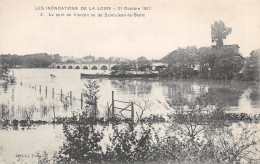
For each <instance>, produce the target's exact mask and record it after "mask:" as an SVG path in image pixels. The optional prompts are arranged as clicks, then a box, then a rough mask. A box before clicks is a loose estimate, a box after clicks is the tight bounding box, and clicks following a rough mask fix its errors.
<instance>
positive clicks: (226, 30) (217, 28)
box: [211, 20, 232, 47]
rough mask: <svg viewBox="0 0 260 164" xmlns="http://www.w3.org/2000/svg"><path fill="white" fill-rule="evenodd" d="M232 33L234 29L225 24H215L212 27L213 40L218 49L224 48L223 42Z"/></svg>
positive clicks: (220, 22)
mask: <svg viewBox="0 0 260 164" xmlns="http://www.w3.org/2000/svg"><path fill="white" fill-rule="evenodd" d="M231 32H232V28H230V27H226V26H225V24H224V22H222V21H221V20H220V21H219V22H214V24H212V25H211V40H212V43H214V42H216V46H217V47H221V46H223V40H224V39H226V37H227V36H228V35H229V34H230V33H231Z"/></svg>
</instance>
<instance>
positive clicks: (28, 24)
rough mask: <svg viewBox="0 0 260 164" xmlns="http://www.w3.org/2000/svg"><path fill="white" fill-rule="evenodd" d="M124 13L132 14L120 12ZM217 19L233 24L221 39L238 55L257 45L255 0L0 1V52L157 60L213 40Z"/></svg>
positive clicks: (258, 5) (259, 7) (259, 20)
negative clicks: (120, 9)
mask: <svg viewBox="0 0 260 164" xmlns="http://www.w3.org/2000/svg"><path fill="white" fill-rule="evenodd" d="M39 6H44V7H46V6H64V7H65V6H66V7H68V6H72V7H79V8H80V7H82V6H84V7H85V6H86V7H112V8H114V7H145V6H147V7H151V8H152V10H151V11H141V13H145V14H146V16H145V18H104V17H103V18H97V17H95V18H89V17H88V18H86V17H85V18H82V17H74V16H71V17H58V18H57V17H49V16H48V14H49V13H65V14H66V13H71V14H73V13H80V14H86V13H95V14H97V13H99V12H101V13H103V14H104V13H105V11H97V10H96V11H89V10H87V11H80V10H78V11H46V10H36V9H37V8H38V7H39ZM41 12H42V13H43V14H44V16H43V17H41V16H39V15H40V13H41ZM117 12H118V11H108V12H107V13H117ZM128 12H129V13H134V11H123V12H120V13H128ZM219 20H222V21H224V22H225V24H226V26H228V27H232V33H231V35H229V36H228V37H227V39H226V40H225V41H224V44H238V45H239V46H240V52H241V53H242V54H243V56H248V55H249V53H250V52H251V51H252V50H253V49H258V48H260V39H259V38H260V1H259V0H0V53H11V54H18V55H24V54H32V53H40V52H46V53H49V54H60V55H62V56H74V57H84V56H86V55H89V54H91V55H94V56H96V57H100V56H103V57H110V56H116V57H127V58H130V59H135V58H137V57H139V56H145V57H147V58H149V59H152V58H153V59H159V58H161V57H163V56H165V55H167V54H168V53H170V52H171V51H173V50H175V49H176V48H178V47H186V46H197V47H201V46H210V45H212V43H211V35H210V25H211V24H212V23H213V22H214V21H219Z"/></svg>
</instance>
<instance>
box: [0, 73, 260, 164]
mask: <svg viewBox="0 0 260 164" xmlns="http://www.w3.org/2000/svg"><path fill="white" fill-rule="evenodd" d="M12 71H13V72H14V75H15V77H16V78H17V83H16V84H13V85H11V84H6V83H4V84H0V105H1V109H2V111H1V112H0V120H2V121H3V120H4V119H9V120H13V119H18V120H22V119H26V118H27V117H30V119H31V120H46V121H51V120H52V119H53V117H54V113H55V116H56V117H66V116H71V115H72V113H73V112H75V111H77V110H78V109H81V107H82V106H81V93H82V92H84V91H83V90H84V89H85V86H84V83H87V79H81V78H80V73H97V72H98V73H101V72H102V71H94V70H75V69H74V70H73V69H14V70H12ZM50 74H54V75H55V76H56V77H55V78H51V76H50ZM97 81H98V84H99V85H100V92H99V98H98V111H99V112H98V116H99V117H104V116H106V111H107V106H108V105H110V104H111V99H112V91H114V96H115V99H116V100H121V101H126V102H130V101H134V102H135V103H136V104H139V105H141V106H142V105H143V104H144V103H147V104H148V108H149V109H148V110H146V111H145V113H144V116H149V115H150V114H165V113H166V112H167V109H166V108H165V107H164V105H163V104H165V102H166V100H174V99H177V97H178V96H179V95H181V96H182V97H184V98H185V99H187V100H191V99H194V98H195V97H198V96H200V95H203V94H206V93H212V94H214V95H215V96H216V97H217V98H218V100H217V101H218V102H219V103H223V104H227V105H228V106H229V108H228V109H227V110H228V112H240V113H249V114H260V102H259V99H260V96H259V92H260V89H259V84H250V83H239V82H232V83H231V82H217V81H214V82H212V81H211V82H210V81H183V80H157V79H97ZM46 87H47V92H46ZM61 90H62V91H61ZM61 92H62V96H61ZM70 93H71V94H72V96H71V97H72V100H70ZM126 105H127V104H122V103H115V106H116V107H122V108H123V107H125V106H126ZM83 106H84V104H83ZM134 109H135V111H136V112H137V113H138V110H139V108H138V106H137V105H135V106H134ZM127 115H129V113H125V115H124V116H125V117H127ZM63 140H64V139H63V132H62V126H61V125H55V126H54V125H41V126H37V127H30V128H24V129H19V130H17V129H12V128H9V129H5V130H0V159H1V160H0V162H3V163H11V162H21V163H25V162H28V163H33V162H35V163H37V161H38V154H41V156H42V155H43V154H45V153H46V154H49V156H52V155H54V153H55V151H58V149H59V147H60V146H61V145H62V142H63ZM47 158H50V157H47Z"/></svg>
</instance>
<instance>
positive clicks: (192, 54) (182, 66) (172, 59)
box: [162, 47, 198, 78]
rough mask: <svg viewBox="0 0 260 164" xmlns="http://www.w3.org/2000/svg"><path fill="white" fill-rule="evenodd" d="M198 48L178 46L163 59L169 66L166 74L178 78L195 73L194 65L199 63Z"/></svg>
mask: <svg viewBox="0 0 260 164" xmlns="http://www.w3.org/2000/svg"><path fill="white" fill-rule="evenodd" d="M197 51H198V50H197V48H196V47H186V48H183V49H182V48H178V49H177V50H175V51H173V52H171V53H170V54H168V55H167V56H166V57H164V58H163V59H162V60H163V61H164V62H166V63H167V64H168V65H169V67H168V69H166V71H165V72H164V74H166V75H167V76H173V77H176V78H188V77H191V76H193V75H194V67H195V65H196V63H197V57H196V56H197V55H196V52H197Z"/></svg>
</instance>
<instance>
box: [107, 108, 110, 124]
mask: <svg viewBox="0 0 260 164" xmlns="http://www.w3.org/2000/svg"><path fill="white" fill-rule="evenodd" d="M109 113H110V107H109V104H108V103H107V120H108V122H109Z"/></svg>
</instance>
